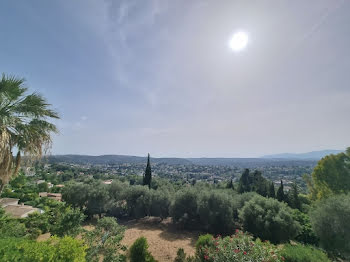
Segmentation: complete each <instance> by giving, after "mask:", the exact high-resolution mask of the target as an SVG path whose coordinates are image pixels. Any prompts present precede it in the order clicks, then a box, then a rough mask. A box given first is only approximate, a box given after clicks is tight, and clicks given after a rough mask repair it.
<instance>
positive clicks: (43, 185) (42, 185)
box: [38, 182, 49, 192]
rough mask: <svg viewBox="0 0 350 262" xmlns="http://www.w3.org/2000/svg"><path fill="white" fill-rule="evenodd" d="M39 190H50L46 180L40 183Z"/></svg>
mask: <svg viewBox="0 0 350 262" xmlns="http://www.w3.org/2000/svg"><path fill="white" fill-rule="evenodd" d="M38 190H39V192H47V191H48V190H49V186H48V184H47V183H46V182H43V183H40V184H39V185H38Z"/></svg>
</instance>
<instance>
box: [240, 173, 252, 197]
mask: <svg viewBox="0 0 350 262" xmlns="http://www.w3.org/2000/svg"><path fill="white" fill-rule="evenodd" d="M250 180H251V179H250V177H249V169H248V168H246V169H245V170H244V172H243V174H242V176H241V178H240V179H239V184H238V193H244V192H250V190H251V188H250Z"/></svg>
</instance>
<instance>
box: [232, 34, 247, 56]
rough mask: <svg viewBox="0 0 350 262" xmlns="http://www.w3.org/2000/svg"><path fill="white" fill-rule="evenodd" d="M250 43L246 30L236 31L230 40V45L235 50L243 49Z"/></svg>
mask: <svg viewBox="0 0 350 262" xmlns="http://www.w3.org/2000/svg"><path fill="white" fill-rule="evenodd" d="M247 44H248V35H247V33H245V32H242V31H240V32H237V33H235V34H234V35H233V36H232V37H231V39H230V42H229V46H230V48H231V49H232V50H233V51H236V52H239V51H241V50H243V49H244V48H245V47H246V46H247Z"/></svg>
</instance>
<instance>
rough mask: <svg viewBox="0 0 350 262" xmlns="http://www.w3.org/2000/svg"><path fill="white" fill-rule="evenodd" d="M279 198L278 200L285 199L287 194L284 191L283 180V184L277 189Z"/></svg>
mask: <svg viewBox="0 0 350 262" xmlns="http://www.w3.org/2000/svg"><path fill="white" fill-rule="evenodd" d="M277 200H278V201H284V200H285V195H284V191H283V181H282V180H281V185H280V187H279V188H278V190H277Z"/></svg>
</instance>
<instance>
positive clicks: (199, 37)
mask: <svg viewBox="0 0 350 262" xmlns="http://www.w3.org/2000/svg"><path fill="white" fill-rule="evenodd" d="M349 14H350V1H346V0H309V1H305V0H295V1H287V0H275V1H274V0H266V1H264V0H259V1H258V0H255V1H254V0H252V1H246V0H242V1H233V0H191V1H188V0H176V1H175V0H118V1H113V0H105V1H103V0H99V1H97V0H75V1H62V0H50V1H45V0H31V1H26V0H18V1H12V0H3V1H1V2H0V72H4V73H6V74H9V75H15V76H19V77H24V78H25V79H26V80H27V82H26V84H27V86H28V87H29V88H30V91H31V92H39V93H40V94H42V95H43V96H45V97H46V98H47V100H48V101H49V103H50V104H52V106H53V108H54V109H56V110H57V111H58V112H59V114H60V116H61V119H60V120H58V121H55V123H56V124H57V126H58V128H59V130H60V133H59V134H58V135H55V136H54V138H53V146H52V150H51V152H52V154H90V155H102V154H127V155H146V154H147V153H148V152H150V153H151V155H152V156H158V157H162V156H167V157H257V156H262V155H265V154H273V153H282V152H308V151H315V150H323V149H345V148H346V147H347V146H350V135H349V134H350V121H349V120H350V117H349V116H350V102H349V101H350V85H349V83H350V73H349V68H350V49H349V47H350V26H349V25H350V15H349ZM237 31H244V32H246V33H247V34H248V38H249V41H248V44H247V46H246V48H245V49H244V50H242V51H241V52H233V51H232V50H231V49H230V48H229V45H228V43H229V40H230V38H231V37H232V35H233V34H234V33H235V32H237Z"/></svg>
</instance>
